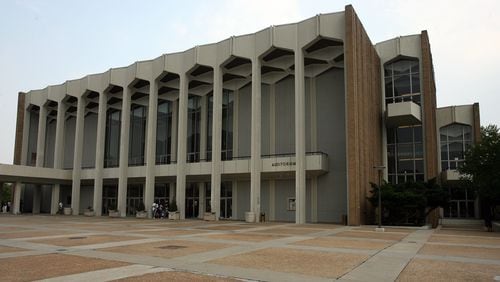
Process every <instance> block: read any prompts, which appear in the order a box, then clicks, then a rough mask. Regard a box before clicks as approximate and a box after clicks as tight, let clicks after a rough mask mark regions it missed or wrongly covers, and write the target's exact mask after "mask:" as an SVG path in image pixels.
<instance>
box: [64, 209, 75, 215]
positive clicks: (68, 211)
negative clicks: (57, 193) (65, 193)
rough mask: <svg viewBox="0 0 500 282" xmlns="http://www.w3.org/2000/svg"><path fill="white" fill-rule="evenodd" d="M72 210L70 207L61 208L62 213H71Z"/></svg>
mask: <svg viewBox="0 0 500 282" xmlns="http://www.w3.org/2000/svg"><path fill="white" fill-rule="evenodd" d="M72 211H73V210H72V209H71V208H64V209H63V212H64V215H71V212H72Z"/></svg>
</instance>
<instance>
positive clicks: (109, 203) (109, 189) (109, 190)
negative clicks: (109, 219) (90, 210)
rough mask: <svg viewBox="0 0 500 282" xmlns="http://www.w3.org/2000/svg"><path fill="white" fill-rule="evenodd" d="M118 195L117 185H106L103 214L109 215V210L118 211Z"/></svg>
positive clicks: (103, 195) (103, 189)
mask: <svg viewBox="0 0 500 282" xmlns="http://www.w3.org/2000/svg"><path fill="white" fill-rule="evenodd" d="M117 195H118V186H117V185H105V186H103V187H102V214H103V215H106V214H108V210H110V209H113V210H116V209H117V206H116V205H117V201H116V196H117Z"/></svg>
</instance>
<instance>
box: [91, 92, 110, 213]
mask: <svg viewBox="0 0 500 282" xmlns="http://www.w3.org/2000/svg"><path fill="white" fill-rule="evenodd" d="M107 108H108V95H107V94H106V93H105V92H102V93H99V109H98V114H97V137H96V147H95V178H94V212H95V215H96V216H101V215H102V172H103V170H104V144H105V143H106V117H107Z"/></svg>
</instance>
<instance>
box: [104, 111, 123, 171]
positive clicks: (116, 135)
mask: <svg viewBox="0 0 500 282" xmlns="http://www.w3.org/2000/svg"><path fill="white" fill-rule="evenodd" d="M120 124H121V111H120V110H115V109H109V110H108V112H107V115H106V141H105V146H104V147H105V148H104V167H117V166H118V163H119V161H120Z"/></svg>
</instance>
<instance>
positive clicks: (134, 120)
mask: <svg viewBox="0 0 500 282" xmlns="http://www.w3.org/2000/svg"><path fill="white" fill-rule="evenodd" d="M129 134H130V135H129V142H130V144H129V159H128V164H129V166H140V165H144V148H145V146H146V138H145V134H146V107H144V106H140V105H133V106H132V108H131V112H130V133H129Z"/></svg>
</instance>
